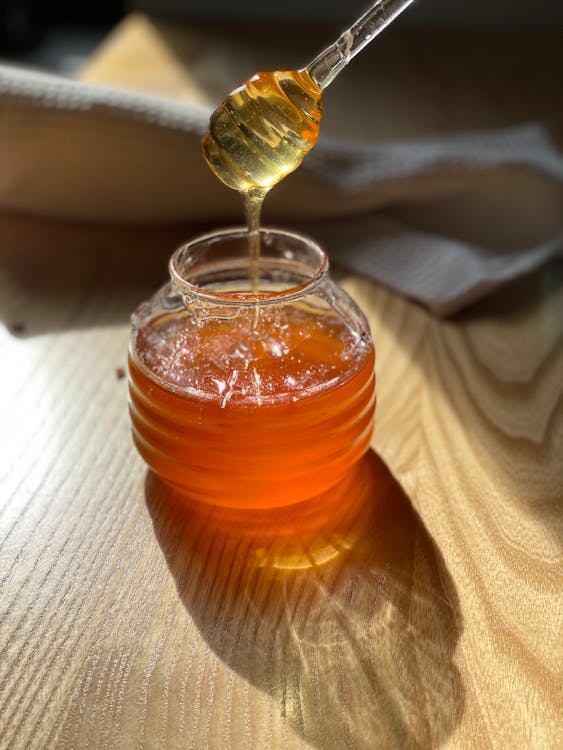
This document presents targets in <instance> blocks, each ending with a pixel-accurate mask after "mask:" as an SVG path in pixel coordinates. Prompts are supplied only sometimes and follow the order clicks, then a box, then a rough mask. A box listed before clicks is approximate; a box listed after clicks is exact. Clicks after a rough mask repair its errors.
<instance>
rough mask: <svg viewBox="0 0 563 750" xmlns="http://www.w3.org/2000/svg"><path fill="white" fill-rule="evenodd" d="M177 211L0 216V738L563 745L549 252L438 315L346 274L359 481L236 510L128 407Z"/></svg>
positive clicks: (560, 305) (560, 360)
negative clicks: (157, 216) (131, 342)
mask: <svg viewBox="0 0 563 750" xmlns="http://www.w3.org/2000/svg"><path fill="white" fill-rule="evenodd" d="M192 233H193V228H188V227H180V228H158V227H155V228H150V229H147V228H132V227H129V228H127V227H100V226H86V225H79V224H74V225H73V224H67V223H62V222H55V221H48V220H39V219H32V218H29V217H22V216H10V215H4V216H2V217H0V320H1V321H2V326H1V327H0V345H1V351H2V357H1V378H2V388H1V391H0V393H1V396H0V398H1V402H0V406H1V423H0V424H1V428H2V430H1V433H2V439H3V444H2V453H1V456H2V472H1V474H2V493H1V496H0V502H1V512H2V515H1V521H0V524H1V548H0V575H1V577H2V595H1V604H2V631H1V641H0V643H1V648H2V659H1V661H0V673H1V680H0V716H1V719H0V745H1V747H2V748H6V749H8V748H9V749H10V750H17V749H19V748H21V749H22V750H23V749H24V748H25V749H26V750H28V749H35V748H62V749H63V750H70V749H72V750H75V749H78V748H80V749H82V748H96V749H97V748H119V749H120V750H121V749H122V748H157V747H160V748H182V749H183V748H197V750H203V749H206V750H207V749H213V750H215V749H217V750H222V749H223V748H230V749H232V750H241V749H242V748H245V749H246V748H253V749H254V750H274V749H277V748H282V747H283V748H284V750H285V749H286V748H287V749H293V748H295V749H297V748H300V749H303V748H318V749H319V750H341V749H344V748H357V749H361V750H375V749H378V750H379V749H380V748H382V749H386V748H397V749H400V750H403V749H405V748H430V747H431V748H435V747H446V748H460V749H464V750H465V749H467V748H471V749H473V748H499V749H501V748H502V749H503V750H504V748H510V749H511V750H512V749H516V748H537V749H538V750H545V749H547V748H556V747H561V746H562V743H563V725H562V722H561V715H562V713H561V710H562V707H563V706H562V701H561V692H560V690H561V655H562V654H561V632H562V627H561V626H562V619H563V618H562V612H563V608H562V600H561V562H562V553H561V543H562V533H561V531H562V524H561V520H562V515H561V499H562V488H563V398H562V394H563V347H562V346H561V342H562V322H563V284H562V283H561V282H562V281H563V274H562V272H561V266H560V265H559V266H558V265H556V264H554V265H552V266H550V267H548V268H545V269H544V270H542V271H541V272H539V273H537V274H536V275H534V276H532V277H529V278H526V279H524V280H522V281H520V282H518V283H517V284H516V285H513V286H511V287H509V288H506V289H504V290H502V291H501V292H498V293H496V294H495V295H494V296H493V297H491V298H490V299H489V300H487V301H485V302H482V303H480V304H479V305H476V306H474V307H473V308H471V309H470V310H468V311H467V312H466V313H464V314H463V315H459V316H457V317H456V318H455V319H453V320H449V321H439V320H437V319H436V318H434V317H433V316H432V315H430V314H429V313H427V312H426V311H424V310H422V309H421V308H419V307H418V306H416V305H414V304H412V303H410V302H408V301H406V300H404V299H402V298H400V297H398V296H396V295H394V294H391V293H390V292H388V291H385V290H384V289H382V288H380V287H378V286H376V285H374V284H371V283H369V282H366V281H364V280H361V279H359V278H354V277H351V276H342V277H341V281H342V284H343V286H344V287H345V288H346V289H348V290H349V291H350V292H351V293H352V294H353V295H354V296H355V298H356V299H357V300H358V301H359V303H360V304H361V305H362V307H363V308H364V310H365V311H366V313H367V315H368V317H369V320H370V324H371V327H372V331H373V335H374V338H375V341H376V345H377V353H378V361H377V373H378V412H377V427H376V432H375V435H374V441H373V448H374V451H375V452H374V453H372V454H371V455H370V456H369V457H368V460H367V462H366V463H365V465H363V467H362V471H363V472H364V473H363V475H362V476H363V481H362V484H361V487H362V490H361V492H359V493H357V494H356V495H354V496H352V497H348V496H346V497H344V498H334V499H333V500H331V501H330V503H329V507H328V510H327V508H326V506H320V507H318V506H313V507H312V508H309V509H308V510H306V511H300V512H297V511H292V512H289V513H283V514H273V515H272V516H271V517H269V518H267V519H265V520H264V519H261V518H259V517H256V516H253V517H252V518H248V517H242V518H241V517H240V515H236V514H230V515H229V514H224V513H214V512H206V511H204V510H202V509H198V508H196V507H193V506H192V507H190V506H189V505H187V504H186V503H185V502H184V503H183V502H182V501H181V500H179V499H178V498H177V497H175V496H174V495H173V494H172V493H171V492H170V491H168V490H166V489H165V488H164V487H163V486H162V485H161V484H160V483H159V482H158V480H156V478H155V477H153V476H152V475H150V474H148V473H147V471H146V468H145V466H144V465H143V463H142V461H141V459H140V458H139V456H138V455H137V454H136V452H135V450H134V447H133V445H132V442H131V438H130V433H129V422H128V414H127V381H126V379H125V378H124V377H123V369H122V368H124V367H125V363H126V349H127V340H128V316H129V313H130V312H131V310H133V309H134V308H135V306H136V305H137V304H138V303H139V302H140V301H141V300H143V299H146V298H147V297H148V296H149V295H150V294H151V293H152V291H153V290H154V289H155V287H156V286H158V285H159V284H160V283H161V282H162V281H163V280H164V278H165V274H166V259H167V256H168V255H169V254H170V251H171V249H172V248H174V247H175V245H176V244H177V243H178V242H179V241H180V240H181V239H183V238H185V237H186V236H188V235H189V234H192Z"/></svg>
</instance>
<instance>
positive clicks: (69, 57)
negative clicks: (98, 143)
mask: <svg viewBox="0 0 563 750" xmlns="http://www.w3.org/2000/svg"><path fill="white" fill-rule="evenodd" d="M368 5H369V0H349V1H348V2H346V3H343V2H341V0H309V1H308V2H307V3H304V2H302V0H284V2H283V3H271V2H264V1H263V0H238V1H237V2H232V0H215V1H214V2H207V1H205V0H136V1H129V2H126V1H125V0H81V2H74V1H71V0H63V1H60V2H51V3H46V2H44V0H0V57H2V58H4V60H10V59H12V60H14V61H17V62H20V63H24V64H25V63H27V64H30V65H37V66H39V67H43V68H47V69H49V70H54V71H57V72H60V73H63V74H65V73H66V74H72V73H73V72H74V71H75V70H76V69H78V68H79V67H80V66H81V64H82V63H83V62H84V61H85V60H86V59H87V58H88V56H89V55H90V54H91V53H92V51H93V50H94V49H95V48H96V47H97V46H98V44H99V43H100V41H101V40H102V39H103V38H104V36H105V34H106V33H107V31H108V30H109V29H111V28H112V27H113V26H114V25H115V24H116V23H118V22H119V21H120V20H121V19H122V18H123V17H124V16H125V15H126V14H127V13H130V12H132V11H143V12H147V13H149V14H151V15H152V16H157V17H161V18H164V19H168V20H176V21H184V22H187V23H194V22H197V23H204V24H214V23H222V24H225V23H229V24H233V25H236V24H245V25H248V24H249V23H250V24H252V23H256V24H260V23H264V22H283V23H292V24H293V23H298V24H303V25H305V24H308V25H315V24H322V25H325V26H326V25H328V24H335V25H339V26H342V25H344V24H346V23H347V22H349V21H351V20H352V19H353V18H354V17H355V16H357V15H358V14H359V13H360V12H361V11H362V10H364V9H365V8H366V7H367V6H368ZM397 23H398V24H399V25H400V26H403V27H412V26H415V27H416V26H421V25H422V26H424V25H427V26H433V27H464V28H485V29H530V30H533V29H550V30H553V29H561V28H563V2H561V0H495V1H494V2H491V1H490V0H472V1H471V2H467V0H419V1H418V2H417V3H415V5H414V7H413V8H412V9H410V10H409V12H408V13H406V14H404V15H403V16H402V17H401V18H400V19H399V21H398V22H397Z"/></svg>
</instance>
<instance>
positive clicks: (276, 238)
mask: <svg viewBox="0 0 563 750" xmlns="http://www.w3.org/2000/svg"><path fill="white" fill-rule="evenodd" d="M255 239H259V245H258V246H259V253H258V254H257V257H256V259H255V261H254V265H253V261H252V259H251V254H250V252H249V249H250V244H249V241H250V235H249V234H248V232H247V229H246V227H235V228H232V229H224V230H219V231H215V232H212V233H210V234H206V235H202V236H200V237H196V238H195V239H194V240H191V241H190V242H187V243H186V244H185V245H182V246H181V247H180V248H178V250H177V251H176V252H175V253H174V255H173V256H172V258H171V259H170V266H169V268H170V277H171V284H172V289H173V290H174V292H175V293H177V294H179V295H180V296H181V297H182V298H183V299H184V301H185V302H187V301H189V302H190V303H192V302H201V303H205V304H207V305H213V304H216V305H221V306H228V305H235V306H239V307H240V306H246V305H248V306H256V305H258V306H260V305H271V304H280V303H284V302H289V301H292V300H296V299H299V298H302V297H305V296H307V295H308V294H311V293H313V292H314V290H315V289H316V288H317V287H318V286H319V285H320V284H321V283H322V281H323V280H324V279H325V277H326V276H327V272H328V258H327V256H326V253H325V252H324V251H323V250H322V249H321V248H320V247H319V245H318V244H317V243H316V242H314V241H313V240H312V239H310V238H308V237H306V236H304V235H301V234H297V233H295V232H289V231H286V230H283V229H272V228H269V227H263V228H261V229H260V232H259V238H256V237H255Z"/></svg>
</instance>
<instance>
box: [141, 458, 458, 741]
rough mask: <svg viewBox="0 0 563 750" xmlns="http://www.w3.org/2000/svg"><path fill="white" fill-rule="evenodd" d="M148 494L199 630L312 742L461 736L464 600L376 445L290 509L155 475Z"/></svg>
mask: <svg viewBox="0 0 563 750" xmlns="http://www.w3.org/2000/svg"><path fill="white" fill-rule="evenodd" d="M146 502H147V506H148V509H149V511H150V513H151V516H152V520H153V525H154V530H155V534H156V536H157V539H158V541H159V544H160V546H161V547H162V550H163V552H164V554H165V556H166V560H167V562H168V565H169V568H170V571H171V573H172V575H173V577H174V580H175V582H176V586H177V589H178V592H179V594H180V597H181V599H182V601H183V603H184V605H185V607H186V609H187V610H188V612H189V613H190V615H191V617H192V618H193V620H194V622H195V623H196V625H197V627H198V628H199V630H200V632H201V635H202V637H203V638H204V639H205V641H206V642H207V643H208V645H209V647H210V648H211V649H212V650H213V651H214V652H215V653H216V654H217V655H218V656H219V657H220V658H221V660H222V661H223V662H225V663H226V664H227V665H228V666H229V667H230V668H232V669H234V670H236V672H237V673H239V674H240V675H242V676H244V677H245V678H246V679H247V680H249V681H250V683H252V684H253V685H255V686H258V687H259V688H261V689H262V690H264V691H265V692H266V693H267V694H269V695H270V696H271V697H272V698H273V699H274V701H275V703H276V704H277V705H278V707H279V710H280V712H281V713H282V715H283V716H284V717H285V718H286V720H287V721H288V722H289V723H290V724H291V726H292V728H293V729H294V730H295V731H297V732H298V733H300V734H301V735H302V736H303V737H304V739H305V740H306V741H307V742H309V743H310V744H312V745H314V746H316V747H318V748H322V750H340V748H345V747H354V748H361V749H362V750H363V749H364V748H365V750H373V748H378V749H379V748H401V750H404V749H406V748H415V747H416V748H428V747H438V746H439V745H440V744H442V743H443V742H444V741H445V740H446V739H447V737H449V736H450V734H451V733H452V732H453V730H454V729H455V727H456V726H457V724H458V723H459V720H460V717H461V714H462V711H463V705H464V691H463V688H462V685H461V681H460V675H459V672H458V670H457V668H456V667H455V665H454V663H453V654H454V650H455V647H456V643H457V641H458V639H459V635H460V632H461V618H460V614H459V607H458V599H457V596H456V593H455V590H454V586H453V584H452V581H451V579H450V577H449V574H448V572H447V570H446V568H445V565H444V561H443V560H442V558H441V556H440V553H439V552H438V550H437V549H436V547H435V545H434V544H433V542H432V540H431V538H430V536H429V534H428V532H427V531H426V530H425V529H424V527H423V526H422V524H421V522H420V520H419V518H418V516H417V515H416V514H415V512H414V511H413V509H412V507H411V505H410V503H409V500H408V498H407V497H406V496H405V494H404V492H403V491H402V489H401V488H400V486H399V485H398V483H397V482H396V481H395V480H394V478H393V477H392V475H391V474H390V472H389V470H388V469H387V467H386V466H385V465H384V464H383V462H382V461H381V459H380V458H379V457H378V456H376V455H375V453H373V452H370V453H368V455H367V456H366V457H365V458H364V459H363V460H362V461H361V462H360V464H359V465H358V467H357V469H356V470H355V471H354V472H353V474H351V475H350V476H349V477H348V478H347V480H346V481H345V482H343V483H342V484H341V485H340V486H339V487H338V488H337V489H336V490H334V491H332V492H331V493H326V494H325V495H324V496H323V497H319V498H316V499H314V500H312V501H310V502H307V503H303V504H301V505H299V506H294V507H289V508H285V509H278V510H270V511H260V512H254V511H253V512H248V511H246V512H243V511H236V510H224V509H214V508H210V507H204V506H201V505H199V504H198V505H196V504H195V503H191V502H190V501H189V500H186V499H185V498H182V497H181V496H180V495H178V494H177V493H175V492H174V491H173V490H171V489H169V488H168V487H167V486H166V485H164V484H163V483H162V482H161V481H160V480H159V479H158V478H157V477H156V476H155V475H153V474H151V473H149V474H148V476H147V481H146Z"/></svg>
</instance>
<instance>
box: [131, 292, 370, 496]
mask: <svg viewBox="0 0 563 750" xmlns="http://www.w3.org/2000/svg"><path fill="white" fill-rule="evenodd" d="M254 315H255V311H254V308H253V307H248V308H243V309H240V310H238V312H237V314H236V316H234V317H233V318H231V319H225V318H223V319H218V318H215V317H211V318H203V319H200V320H198V319H197V318H194V316H191V315H189V314H187V313H185V314H183V315H178V314H174V315H167V314H164V315H162V316H160V317H157V318H155V319H154V320H153V321H151V323H150V325H146V326H144V327H143V328H142V329H141V330H140V331H139V332H138V334H137V338H136V345H135V351H134V352H132V353H131V355H130V361H129V372H130V403H131V417H132V423H133V436H134V439H135V443H136V445H137V448H138V450H139V452H140V453H141V455H142V456H143V457H144V459H145V460H146V462H147V463H148V464H149V466H151V468H152V469H153V470H154V471H155V472H156V473H157V474H158V475H160V476H161V477H162V478H163V479H164V480H165V481H167V482H168V483H170V484H172V485H174V486H176V487H178V488H179V489H180V490H181V491H183V492H185V493H186V494H188V495H190V496H191V497H193V498H195V499H197V500H201V501H204V502H211V503H213V504H217V505H224V506H232V507H246V508H268V507H276V506H281V505H288V504H292V503H296V502H300V501H302V500H305V499H307V498H311V497H313V496H316V495H319V494H320V493H322V492H324V491H325V490H327V489H328V488H330V487H331V486H333V485H335V484H336V483H337V482H338V481H339V480H341V479H342V478H343V477H344V476H345V475H346V473H347V472H348V470H349V469H350V468H351V467H352V465H354V464H355V463H356V462H357V461H358V460H359V458H360V457H361V456H362V455H363V454H364V453H365V451H366V450H367V448H368V446H369V441H370V437H371V432H372V424H373V411H374V407H375V394H374V384H375V379H374V350H373V345H372V344H371V340H370V339H366V338H365V337H358V335H357V333H356V332H355V331H353V330H351V329H350V327H349V326H348V325H347V324H346V323H345V322H344V321H343V320H342V319H341V318H340V317H339V316H338V315H336V314H335V313H334V312H333V311H331V310H330V309H323V308H318V309H315V308H314V306H311V305H308V304H306V303H304V302H302V301H296V302H293V303H285V304H282V305H279V306H278V305H272V306H269V307H265V308H262V309H260V320H259V327H258V328H256V326H254V327H253V317H254Z"/></svg>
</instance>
